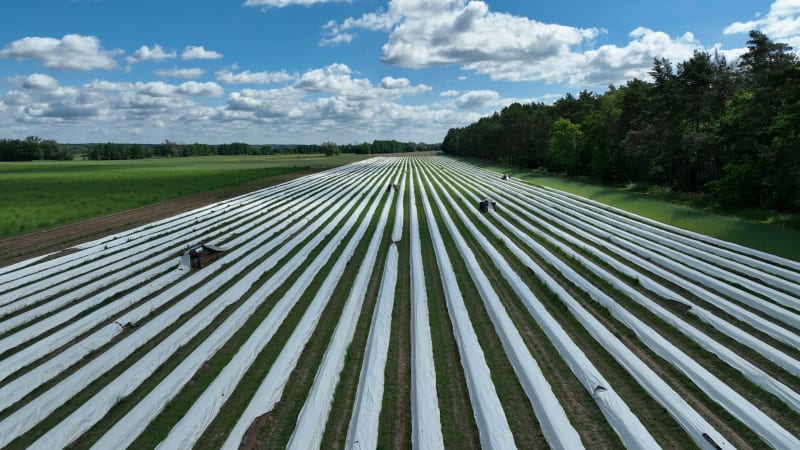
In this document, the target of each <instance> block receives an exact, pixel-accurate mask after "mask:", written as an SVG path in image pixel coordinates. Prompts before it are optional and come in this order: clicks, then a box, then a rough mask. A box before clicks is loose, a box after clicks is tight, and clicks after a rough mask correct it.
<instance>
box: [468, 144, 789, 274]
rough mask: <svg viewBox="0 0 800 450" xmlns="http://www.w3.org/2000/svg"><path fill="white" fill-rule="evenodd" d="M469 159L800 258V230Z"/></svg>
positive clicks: (531, 180)
mask: <svg viewBox="0 0 800 450" xmlns="http://www.w3.org/2000/svg"><path fill="white" fill-rule="evenodd" d="M468 161H470V162H471V163H473V164H477V165H478V166H480V167H483V168H486V169H489V170H494V171H496V172H502V173H508V174H510V175H511V176H513V177H515V178H517V179H520V180H523V181H526V182H528V183H531V184H537V185H541V186H546V187H550V188H553V189H559V190H562V191H565V192H570V193H572V194H576V195H580V196H582V197H586V198H589V199H592V200H595V201H598V202H601V203H605V204H607V205H611V206H614V207H616V208H620V209H623V210H625V211H629V212H632V213H634V214H639V215H642V216H645V217H648V218H650V219H653V220H657V221H659V222H663V223H666V224H669V225H673V226H676V227H680V228H684V229H687V230H690V231H694V232H697V233H702V234H705V235H708V236H713V237H716V238H719V239H724V240H726V241H731V242H736V243H738V244H741V245H746V246H748V247H752V248H755V249H759V250H762V251H765V252H769V253H773V254H775V255H779V256H783V257H785V258H791V259H794V260H795V261H800V232H798V231H797V230H793V229H789V228H784V227H782V226H781V225H776V224H770V223H763V222H758V221H750V220H745V219H741V218H737V217H730V216H725V215H721V214H717V213H714V212H711V211H704V210H698V209H693V208H690V207H688V206H683V205H678V204H675V203H670V202H668V201H665V200H660V199H657V198H654V197H651V196H648V195H646V194H641V193H636V192H629V191H625V190H621V189H617V188H614V187H609V186H602V185H597V184H590V183H583V182H580V181H577V180H571V179H568V178H561V177H555V176H547V175H542V174H538V173H535V172H532V171H528V170H519V169H509V168H508V167H505V166H502V165H493V164H482V163H479V162H476V161H473V160H468Z"/></svg>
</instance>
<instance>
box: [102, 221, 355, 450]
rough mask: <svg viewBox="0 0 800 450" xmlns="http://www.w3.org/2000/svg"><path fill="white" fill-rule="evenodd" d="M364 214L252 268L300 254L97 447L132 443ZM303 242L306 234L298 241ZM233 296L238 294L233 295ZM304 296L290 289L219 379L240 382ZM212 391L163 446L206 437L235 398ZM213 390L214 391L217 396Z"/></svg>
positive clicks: (308, 276) (305, 280)
mask: <svg viewBox="0 0 800 450" xmlns="http://www.w3.org/2000/svg"><path fill="white" fill-rule="evenodd" d="M362 208H363V206H362ZM333 211H334V209H330V212H331V213H332V212H333ZM359 213H360V209H359V208H356V210H355V211H352V214H351V211H350V210H349V209H348V208H343V209H342V210H341V211H339V212H338V215H337V217H336V218H334V219H333V220H331V221H330V222H329V223H328V224H327V225H326V226H325V228H324V229H322V230H321V231H318V232H316V233H314V236H315V238H314V239H312V240H311V241H310V242H308V243H307V244H306V245H305V246H304V247H303V248H302V249H300V250H299V251H293V250H292V247H293V246H287V247H289V248H286V250H285V251H283V249H282V251H279V252H278V253H276V254H274V255H272V256H271V258H270V259H272V261H270V263H269V265H268V266H264V267H258V268H256V269H255V270H252V271H251V272H250V273H252V274H256V277H257V276H258V274H261V273H264V272H265V271H266V270H268V269H269V267H270V266H273V265H274V264H275V262H277V261H279V260H281V259H283V258H284V257H285V256H287V255H288V254H293V255H294V256H293V257H292V259H290V260H289V261H288V262H287V263H285V264H284V265H283V266H282V267H281V269H280V270H279V271H278V272H277V273H275V275H273V276H272V277H271V278H270V279H269V280H267V281H266V282H265V283H264V284H263V285H262V286H261V287H260V288H259V289H258V290H257V291H256V292H254V293H253V294H251V295H250V296H249V297H248V299H247V300H246V301H245V303H244V304H243V305H242V306H241V307H240V308H238V309H237V310H236V311H235V312H234V313H232V314H231V315H230V316H229V317H228V318H227V319H226V320H225V322H224V323H223V324H222V325H220V327H219V328H218V329H217V330H215V331H214V333H212V335H211V336H210V337H209V338H208V339H206V340H205V341H204V342H203V343H202V344H201V345H200V346H199V347H197V348H196V349H195V350H194V351H193V352H192V353H191V354H190V355H189V356H188V357H187V358H186V359H185V360H184V361H182V362H181V364H180V365H179V366H178V367H177V368H176V369H175V370H173V371H172V373H171V374H170V375H169V376H168V377H167V378H166V379H164V380H163V381H162V382H161V383H160V384H159V385H158V386H157V387H156V388H155V389H154V390H153V391H151V392H150V393H149V394H148V395H147V397H146V398H145V399H143V400H142V401H140V402H139V404H137V405H136V407H134V408H133V409H132V410H131V411H130V412H129V413H128V414H127V415H126V416H125V418H123V419H122V420H121V421H120V422H117V424H116V425H115V426H114V427H112V428H111V429H110V430H109V431H108V432H107V433H106V434H105V435H104V436H103V438H102V439H101V440H99V441H98V442H97V444H96V445H95V447H96V448H99V449H102V448H122V447H125V446H127V445H130V443H131V442H132V441H133V440H134V439H135V438H136V436H138V434H139V433H140V432H141V430H142V429H143V428H144V427H145V426H146V425H147V423H149V422H150V421H151V420H153V419H154V418H155V416H156V415H157V414H158V413H159V412H160V411H161V409H162V408H163V406H164V401H165V400H167V399H171V398H172V397H173V396H175V395H177V394H178V392H179V391H180V388H181V387H182V386H184V385H185V384H186V383H187V382H188V381H189V379H190V378H191V376H192V375H193V374H194V373H195V372H196V371H197V369H199V368H200V366H201V365H202V364H203V363H204V362H205V361H206V360H207V359H208V358H209V355H212V354H214V353H215V352H216V351H217V350H219V349H220V348H221V347H222V346H223V345H224V344H225V342H227V340H228V339H230V337H231V336H232V335H233V334H234V333H236V331H237V330H238V329H239V328H240V327H241V326H242V325H243V324H244V322H245V321H247V319H248V318H249V317H250V316H251V315H252V314H253V313H254V312H255V310H256V309H257V308H258V307H259V305H260V304H261V303H262V302H263V301H264V300H265V299H266V298H267V297H268V296H269V295H270V294H271V293H272V292H274V291H275V289H277V288H278V287H279V286H281V285H282V284H284V283H285V281H286V280H287V279H288V278H289V277H290V275H291V274H292V273H293V272H295V271H296V270H297V269H298V268H299V267H301V266H302V265H303V264H307V266H306V268H305V270H304V272H303V274H302V275H301V276H300V278H299V279H298V280H297V281H296V282H295V286H308V284H309V283H310V282H311V280H312V279H313V277H314V276H315V275H316V274H317V273H318V272H319V270H320V269H321V268H322V266H324V264H325V263H326V262H327V261H328V260H329V259H330V256H331V254H332V253H333V251H334V250H335V248H336V247H337V245H338V243H339V242H340V241H341V239H342V238H343V237H344V236H345V235H346V234H347V232H348V231H349V230H350V229H351V228H352V227H353V226H354V225H355V217H357V216H358V215H359ZM348 215H350V217H349V218H348V220H347V222H346V223H345V224H344V225H342V226H341V227H339V226H338V225H339V223H340V222H341V220H342V219H344V218H345V217H347V216H348ZM321 222H322V221H320V222H319V224H321ZM317 228H318V226H311V227H310V229H309V232H311V233H313V232H314V231H315V230H316V229H317ZM337 228H338V229H339V231H338V232H337V234H336V235H335V236H333V237H332V238H331V239H327V236H328V235H329V234H330V233H331V232H332V231H333V230H334V229H337ZM325 240H328V241H329V243H328V244H327V245H326V246H325V248H324V249H322V251H319V252H318V253H314V250H315V248H316V247H317V246H318V245H320V243H321V242H323V241H325ZM301 241H302V238H301V239H299V240H298V241H297V242H301ZM312 254H316V255H317V256H316V257H315V258H314V260H313V261H312V262H311V263H310V264H308V263H307V259H308V258H309V257H310V256H311V255H312ZM252 281H254V279H253V280H248V281H247V282H244V283H242V285H243V287H246V288H249V285H250V284H251V283H252ZM299 292H302V290H299ZM242 293H243V292H242ZM231 296H234V295H233V294H231ZM298 297H299V295H294V296H292V295H289V294H287V295H286V296H284V298H283V299H281V300H280V301H279V302H278V303H277V304H276V305H275V307H274V308H273V309H272V310H271V311H270V313H269V315H268V316H267V318H266V319H265V320H264V321H263V322H262V323H261V324H260V325H259V327H258V329H257V330H256V331H255V332H254V333H253V336H254V338H251V339H250V340H248V344H249V343H250V342H259V343H261V344H262V345H248V344H245V345H244V346H243V347H242V348H240V350H239V351H238V352H237V357H234V359H233V360H232V361H231V362H230V363H229V364H228V365H227V366H226V368H225V369H223V373H224V374H225V375H226V376H221V377H218V378H217V379H219V380H222V381H223V382H224V383H225V384H226V386H227V388H228V389H232V388H233V387H234V386H235V384H236V382H238V380H239V379H241V375H243V374H244V372H245V371H246V370H247V368H248V367H249V366H250V364H252V361H253V360H254V359H255V356H256V355H257V354H258V352H259V351H260V350H261V348H263V345H265V343H266V342H268V341H269V340H270V339H271V337H272V335H273V334H274V333H275V331H277V329H278V327H279V325H280V323H281V322H283V320H284V319H285V318H286V316H287V315H288V314H289V312H290V311H291V309H292V307H293V306H294V304H295V302H296V301H297V298H298ZM196 323H197V320H193V321H192V324H196ZM240 354H241V355H247V356H248V361H247V363H243V362H242V361H241V357H238V355H240ZM230 370H237V371H238V374H237V375H238V376H236V377H234V376H230V374H229V372H230ZM206 392H207V393H204V394H203V396H201V397H200V398H199V399H198V400H197V401H196V402H195V403H194V405H193V406H192V407H191V408H190V410H189V411H188V412H187V413H186V414H185V415H184V419H183V420H182V421H181V423H179V424H178V425H176V427H175V429H174V431H173V433H171V434H170V436H171V437H168V438H167V440H166V441H165V444H162V446H163V445H166V447H165V448H170V449H172V448H185V447H190V446H191V444H193V443H194V442H196V440H197V439H198V438H199V437H200V434H201V433H202V431H203V429H204V427H203V426H201V425H202V424H204V423H208V421H209V420H211V419H213V417H214V414H213V413H214V412H215V411H218V410H219V408H220V407H221V406H222V403H223V402H224V401H225V399H226V398H227V397H229V393H230V391H226V392H223V393H219V392H214V391H211V390H207V391H206ZM209 393H213V395H211V394H209ZM187 427H188V428H187ZM173 437H177V438H180V440H179V441H176V440H174V438H173Z"/></svg>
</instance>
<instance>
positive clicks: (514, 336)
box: [423, 172, 583, 449]
mask: <svg viewBox="0 0 800 450" xmlns="http://www.w3.org/2000/svg"><path fill="white" fill-rule="evenodd" d="M423 173H424V172H423ZM424 178H425V182H426V183H429V184H430V181H429V180H428V177H427V175H426V176H425V177H424ZM437 184H438V183H437ZM443 195H444V196H445V197H446V198H447V199H448V200H450V202H451V204H453V203H454V202H453V201H452V199H451V198H450V196H449V195H448V194H447V192H444V194H443ZM431 196H432V197H433V200H434V203H435V204H436V206H437V207H438V208H439V211H441V212H442V220H443V221H444V223H445V226H446V227H447V230H448V231H449V232H450V235H451V236H452V237H453V241H454V242H455V245H456V248H457V249H458V251H459V253H460V254H461V258H462V259H463V260H464V262H465V263H466V265H467V270H468V271H469V273H470V276H471V277H472V280H473V281H474V283H475V287H476V288H477V289H478V292H479V293H480V296H481V298H482V299H483V303H484V305H485V306H486V311H487V312H488V314H489V318H490V319H491V321H492V323H493V324H494V327H495V330H497V334H498V337H499V338H500V341H501V343H502V345H503V349H504V350H505V351H506V354H507V355H508V357H509V361H510V362H511V366H512V367H513V369H514V372H515V373H516V374H517V378H518V379H519V381H520V384H521V385H522V388H523V389H524V390H525V393H526V394H527V395H528V399H529V400H530V402H531V406H532V407H533V410H534V411H535V413H536V418H537V419H538V420H539V425H540V426H541V428H542V433H543V434H544V436H545V438H546V439H547V442H548V443H549V444H550V446H551V447H553V448H564V449H580V448H583V444H582V443H581V438H580V436H579V435H578V432H577V431H576V430H575V428H574V427H573V426H572V424H571V423H570V421H569V418H568V417H567V414H566V412H565V411H564V408H563V407H562V406H561V403H560V402H559V401H558V399H557V398H556V396H555V394H554V393H553V390H552V388H551V387H550V383H549V382H548V381H547V379H546V378H545V377H544V374H543V373H542V370H541V369H540V368H539V365H538V364H537V363H536V360H535V359H534V358H533V356H532V355H531V353H530V351H529V350H528V347H527V346H526V345H525V341H523V339H522V336H521V335H520V334H519V331H518V330H517V328H516V327H515V326H514V323H513V321H512V320H511V317H510V316H509V315H508V313H507V312H506V310H505V308H504V307H503V304H502V301H501V300H500V297H499V296H498V295H497V293H496V292H495V291H494V289H493V288H492V284H491V282H490V281H489V278H488V277H487V276H486V274H485V273H484V272H483V270H482V269H481V268H480V265H479V264H478V261H477V259H476V258H475V255H474V254H473V252H472V250H470V248H469V246H467V244H466V243H465V242H464V241H463V240H462V239H459V232H458V228H457V227H456V225H455V222H453V219H451V218H450V216H449V215H448V214H447V212H446V209H445V207H444V205H443V204H442V203H441V200H440V199H439V196H438V194H437V193H436V190H435V189H431ZM455 211H456V213H457V215H458V216H459V217H460V218H461V219H462V222H463V223H464V225H465V226H466V227H467V228H468V229H469V231H470V233H471V234H472V235H473V237H475V239H477V240H478V242H479V244H480V246H481V247H482V248H483V249H484V251H487V250H488V251H492V249H491V245H489V242H488V240H487V239H486V237H485V236H483V235H482V234H480V232H478V230H477V229H476V228H475V226H474V225H473V224H472V223H471V222H469V221H468V220H466V217H465V216H464V213H463V212H462V211H461V210H459V209H458V208H456V209H455Z"/></svg>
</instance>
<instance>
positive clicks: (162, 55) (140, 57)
mask: <svg viewBox="0 0 800 450" xmlns="http://www.w3.org/2000/svg"><path fill="white" fill-rule="evenodd" d="M174 57H175V52H174V51H172V52H166V51H164V49H163V48H161V46H160V45H158V44H153V48H150V47H148V46H146V45H143V46H141V47H139V50H136V51H135V52H133V54H132V55H131V56H128V57H127V58H125V61H128V63H129V64H135V63H138V62H142V61H163V60H165V59H172V58H174Z"/></svg>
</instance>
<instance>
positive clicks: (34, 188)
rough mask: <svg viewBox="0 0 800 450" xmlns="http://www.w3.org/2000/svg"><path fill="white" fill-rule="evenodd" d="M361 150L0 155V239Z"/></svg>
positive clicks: (328, 162) (317, 165)
mask: <svg viewBox="0 0 800 450" xmlns="http://www.w3.org/2000/svg"><path fill="white" fill-rule="evenodd" d="M364 158H365V156H364V155H339V156H334V157H326V156H322V155H290V156H286V155H278V156H209V157H195V158H169V159H142V160H127V161H34V162H24V163H0V205H2V208H0V239H2V238H6V237H10V236H14V235H19V234H24V233H29V232H32V231H37V230H42V229H45V228H51V227H55V226H59V225H65V224H68V223H73V222H78V221H81V220H85V219H89V218H93V217H98V216H103V215H107V214H112V213H115V212H120V211H125V210H128V209H131V208H136V207H140V206H144V205H150V204H154V203H158V202H161V201H164V200H169V199H174V198H178V197H183V196H187V195H192V194H197V193H201V192H208V191H215V190H219V189H225V188H231V187H234V186H239V185H242V184H245V183H249V182H253V181H255V180H263V179H266V178H269V177H275V176H279V175H285V174H290V173H294V172H296V173H298V174H299V173H301V172H304V171H308V170H323V169H328V168H331V167H335V166H339V165H342V164H347V163H350V162H353V161H356V160H359V159H364Z"/></svg>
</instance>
